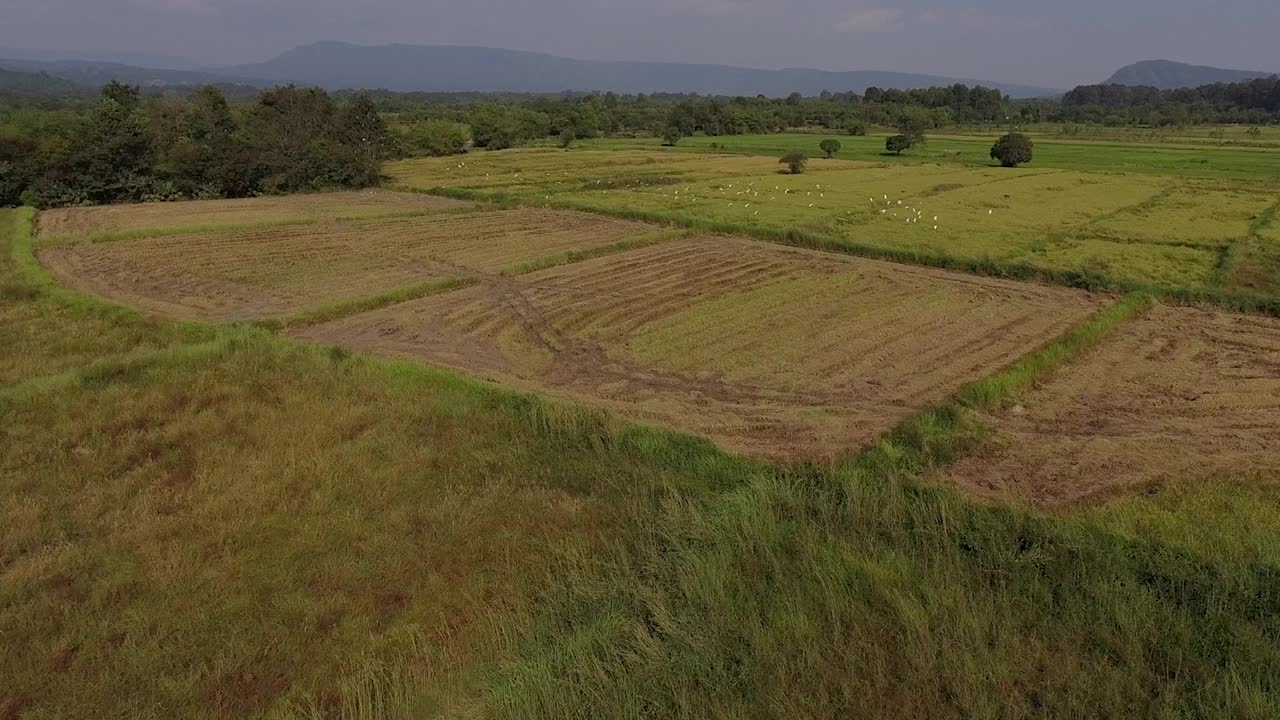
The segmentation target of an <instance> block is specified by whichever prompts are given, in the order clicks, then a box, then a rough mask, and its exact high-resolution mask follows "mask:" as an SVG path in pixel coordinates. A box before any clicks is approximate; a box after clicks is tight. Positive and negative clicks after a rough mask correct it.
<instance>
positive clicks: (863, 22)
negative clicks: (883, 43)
mask: <svg viewBox="0 0 1280 720" xmlns="http://www.w3.org/2000/svg"><path fill="white" fill-rule="evenodd" d="M902 15H903V13H902V11H901V10H898V9H896V8H871V9H867V10H854V11H853V12H851V13H848V14H847V15H845V16H844V18H843V19H841V20H840V21H839V22H837V23H836V25H835V28H836V30H837V31H839V32H845V33H861V32H877V31H880V30H887V29H889V28H891V27H894V26H896V25H898V24H899V23H901V22H902Z"/></svg>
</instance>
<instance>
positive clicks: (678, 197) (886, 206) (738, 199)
mask: <svg viewBox="0 0 1280 720" xmlns="http://www.w3.org/2000/svg"><path fill="white" fill-rule="evenodd" d="M457 167H458V169H465V168H466V163H465V162H460V163H458V166H457ZM561 174H562V175H563V176H568V174H569V172H568V171H567V170H564V171H561ZM520 175H521V174H520V172H519V171H516V172H512V173H511V176H512V177H513V178H514V179H517V180H518V179H520ZM489 176H490V173H488V172H486V173H485V177H489ZM553 177H554V175H553V174H552V173H550V172H548V173H547V179H551V178H553ZM553 182H554V183H555V184H557V185H561V184H563V183H564V181H563V180H559V179H557V180H553ZM595 184H596V185H603V184H604V181H603V180H596V182H595ZM735 185H736V186H737V187H736V189H735ZM658 187H663V188H665V187H666V183H662V184H650V183H646V182H645V181H643V180H635V181H632V182H628V183H626V184H624V185H623V186H622V187H621V188H614V189H620V190H642V189H644V190H648V189H653V188H658ZM762 190H763V192H762ZM829 190H831V185H826V186H823V185H822V184H821V183H814V186H813V189H808V188H807V187H806V188H793V187H783V186H782V185H774V186H773V190H772V191H770V190H768V184H767V183H765V182H763V181H759V180H752V181H747V182H745V183H741V182H740V183H728V184H726V185H720V186H717V187H716V188H715V189H714V191H713V192H714V193H718V194H719V195H720V197H721V199H722V200H724V199H726V198H729V199H728V206H729V207H731V208H732V207H738V206H739V204H741V207H742V209H744V210H751V209H752V207H755V208H756V209H755V210H752V212H751V216H752V217H755V216H758V215H759V214H760V207H763V206H764V205H765V204H766V203H769V202H775V201H777V200H778V197H779V195H781V196H783V197H786V196H790V195H797V196H798V195H799V194H800V193H804V197H805V198H813V196H814V194H815V193H816V194H817V199H818V200H822V199H825V198H826V197H827V192H828V191H829ZM603 192H604V193H605V194H608V193H609V190H608V189H605V190H603ZM729 193H732V196H731V197H730V195H729ZM658 194H659V195H660V196H661V197H664V198H669V199H671V200H673V201H675V202H677V203H690V204H692V203H697V202H700V201H703V200H707V199H712V198H710V197H707V196H702V195H699V194H698V193H696V192H694V189H693V186H692V185H686V186H685V187H684V188H679V187H677V188H675V189H673V190H672V192H670V193H667V192H661V193H658ZM545 199H547V200H550V199H551V195H546V196H545ZM867 203H868V204H869V205H870V206H871V209H872V210H873V211H876V210H878V212H873V215H877V214H878V215H881V216H883V217H884V218H885V219H887V220H894V221H897V220H899V219H900V220H902V221H903V222H904V223H906V224H908V225H919V224H921V223H923V224H924V225H925V226H926V227H929V228H931V229H932V230H933V231H937V229H938V227H939V222H940V221H939V218H938V216H937V215H933V216H928V215H927V213H926V212H925V210H924V209H923V208H919V207H916V206H914V205H911V204H907V203H904V202H903V201H902V200H896V199H893V198H890V197H889V195H888V194H887V193H885V194H881V196H880V199H878V200H877V199H876V198H875V197H874V196H872V197H868V198H867ZM817 205H818V203H817V202H816V201H815V202H810V203H809V204H808V206H807V208H815V207H817ZM807 208H806V209H807ZM820 210H824V211H825V210H827V208H820ZM853 212H854V211H853V210H847V211H846V212H845V214H846V215H852V214H853ZM987 214H988V215H993V214H995V211H994V210H992V209H988V210H987ZM927 217H931V218H932V220H929V219H926V218H927Z"/></svg>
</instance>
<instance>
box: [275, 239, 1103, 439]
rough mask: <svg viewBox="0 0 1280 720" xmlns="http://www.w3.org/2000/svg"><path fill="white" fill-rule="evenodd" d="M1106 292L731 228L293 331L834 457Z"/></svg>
mask: <svg viewBox="0 0 1280 720" xmlns="http://www.w3.org/2000/svg"><path fill="white" fill-rule="evenodd" d="M1099 306H1100V301H1099V300H1098V299H1096V298H1091V297H1090V296H1087V295H1085V294H1083V293H1078V292H1074V291H1070V290H1062V289H1054V288H1046V287H1039V286H1034V285H1021V284H1016V283H1007V282H1001V281H996V280H988V279H979V278H971V277H966V276H960V275H953V274H948V273H944V272H937V271H931V270H923V269H912V268H905V267H901V266H895V265H889V264H884V263H878V262H872V261H866V260H859V259H855V258H848V257H842V256H835V255H829V254H823V253H815V252H809V251H804V250H796V249H790V248H783V247H779V246H775V245H769V244H763V243H755V242H750V241H745V240H737V239H731V238H725V237H703V238H694V239H687V240H681V241H676V242H671V243H666V244H663V245H658V246H653V247H649V248H645V249H642V250H636V251H632V252H627V253H621V254H617V255H612V256H608V257H604V258H599V259H596V260H590V261H586V262H582V263H578V264H575V265H570V266H564V267H560V268H555V269H552V270H547V271H542V272H538V273H534V274H531V275H528V276H524V277H521V278H519V279H501V280H497V281H495V282H491V283H485V284H482V285H480V286H476V287H473V288H468V289H465V290H461V291H457V292H453V293H449V294H446V295H440V296H436V297H431V298H426V299H423V300H418V301H413V302H409V303H404V304H401V305H397V306H393V307H389V308H384V309H382V310H377V311H374V312H371V313H366V314H363V315H359V316H355V317H351V318H347V319H345V320H339V321H336V322H333V323H328V324H325V325H319V326H316V327H312V328H308V329H305V330H302V331H300V333H299V335H300V336H301V337H305V338H308V339H311V340H317V341H322V342H327V343H334V344H340V345H345V346H350V347H353V348H357V349H360V350H367V351H372V352H377V353H383V354H389V355H397V356H407V357H416V358H425V359H427V360H430V361H432V362H436V363H439V364H442V365H446V366H450V367H454V368H458V369H461V370H464V371H467V372H470V373H473V374H478V375H480V376H483V377H486V378H489V379H492V380H495V381H499V382H504V383H508V384H514V385H517V386H519V387H524V388H528V389H539V390H543V391H548V392H550V393H552V394H555V395H559V396H561V397H566V398H571V399H575V400H579V401H583V402H586V403H588V404H593V405H596V406H603V407H606V408H610V409H612V410H615V411H618V412H620V413H621V414H623V415H624V416H627V417H631V418H634V419H638V420H642V421H646V422H650V423H654V424H658V425H662V426H666V427H670V428H675V429H679V430H683V431H687V432H692V433H697V434H703V435H706V436H709V437H711V438H713V439H714V440H716V441H717V442H719V443H720V444H722V445H723V446H725V447H727V448H730V449H733V450H736V451H740V452H744V453H748V454H751V455H754V456H758V457H764V458H768V459H799V458H818V459H821V458H829V457H834V456H838V455H841V454H843V453H845V452H848V451H850V450H852V449H855V448H857V447H859V446H861V445H863V444H865V443H867V442H870V441H871V440H873V439H874V438H875V437H876V436H878V435H879V434H880V433H882V432H884V431H885V430H888V429H889V428H891V427H892V426H893V425H895V424H896V423H898V422H900V421H902V420H904V419H906V418H907V417H909V416H911V415H912V414H914V413H916V412H918V411H920V410H921V409H922V408H924V407H926V406H928V405H929V404H930V403H933V402H936V401H940V400H942V399H943V398H944V397H945V396H946V395H947V394H948V393H950V392H952V391H954V390H956V389H958V388H959V387H961V386H962V385H964V384H965V383H967V382H969V381H972V380H976V379H978V378H979V377H981V376H983V375H986V374H988V373H990V372H992V371H994V370H996V369H998V368H1000V367H1001V366H1004V365H1006V364H1008V363H1010V362H1012V361H1014V360H1015V359H1017V358H1018V357H1020V356H1022V355H1023V354H1025V353H1027V352H1029V351H1030V350H1032V349H1034V348H1035V347H1037V346H1038V345H1041V344H1043V343H1044V342H1046V341H1048V340H1049V339H1050V338H1051V337H1053V336H1054V335H1056V334H1058V333H1061V332H1063V331H1064V330H1066V329H1067V328H1068V327H1069V326H1071V325H1072V324H1074V323H1076V322H1078V321H1081V320H1083V319H1084V318H1085V317H1086V316H1087V315H1088V314H1089V313H1090V312H1092V311H1093V310H1095V309H1096V308H1098V307H1099Z"/></svg>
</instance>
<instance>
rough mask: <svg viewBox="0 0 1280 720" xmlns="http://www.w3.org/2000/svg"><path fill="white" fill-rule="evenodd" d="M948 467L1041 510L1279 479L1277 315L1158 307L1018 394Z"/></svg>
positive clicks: (963, 481) (977, 485)
mask: <svg viewBox="0 0 1280 720" xmlns="http://www.w3.org/2000/svg"><path fill="white" fill-rule="evenodd" d="M991 424H992V426H993V427H994V428H995V429H996V433H995V438H994V439H993V441H992V442H991V443H989V444H988V446H987V447H986V448H985V449H984V450H983V451H982V452H980V453H978V454H975V455H973V456H971V457H968V458H965V459H963V460H961V461H960V462H959V463H957V464H956V465H954V466H952V467H950V468H948V469H947V470H946V471H945V473H944V474H945V475H946V477H948V478H949V479H950V480H952V481H954V482H957V483H959V484H960V485H961V486H962V487H964V488H966V489H967V490H969V491H970V492H973V493H976V494H978V495H982V496H985V497H988V498H991V499H995V500H1001V501H1008V500H1011V499H1012V500H1015V501H1020V502H1025V503H1029V504H1034V505H1039V506H1057V505H1063V504H1072V503H1081V502H1086V501H1087V502H1094V503H1096V502H1099V501H1102V500H1105V499H1108V498H1110V497H1114V496H1117V495H1122V494H1132V493H1135V492H1147V493H1152V492H1156V491H1158V490H1160V489H1161V488H1162V487H1163V486H1165V485H1168V484H1171V483H1175V482H1179V481H1195V482H1207V481H1211V480H1215V479H1221V478H1226V477H1233V476H1234V477H1242V476H1246V477H1248V476H1257V477H1258V478H1259V479H1261V478H1263V477H1276V476H1277V475H1280V320H1275V319H1272V318H1263V317H1251V316H1247V315H1236V314H1232V313H1225V312H1220V311H1215V310H1198V309H1190V308H1171V307H1164V306H1157V307H1155V308H1153V309H1152V310H1150V311H1149V312H1147V313H1146V314H1145V315H1144V316H1142V317H1140V318H1138V319H1136V320H1133V321H1131V322H1130V323H1128V324H1127V325H1125V326H1124V327H1122V328H1120V329H1119V330H1117V331H1116V334H1115V336H1113V337H1112V338H1110V339H1108V340H1105V341H1104V342H1103V343H1102V344H1101V345H1100V346H1099V347H1097V348H1095V349H1094V350H1093V351H1091V352H1090V353H1088V354H1087V355H1086V356H1085V357H1082V358H1080V359H1079V360H1078V361H1077V362H1075V363H1073V364H1072V365H1071V366H1069V367H1067V368H1064V369H1063V370H1061V371H1060V372H1059V373H1058V374H1057V375H1056V376H1055V377H1053V378H1052V379H1051V380H1050V381H1048V382H1046V383H1044V384H1043V385H1042V386H1041V387H1039V388H1037V389H1036V390H1035V391H1034V392H1031V393H1029V394H1028V395H1027V396H1026V397H1025V398H1023V399H1022V400H1021V402H1020V403H1019V404H1018V405H1016V406H1014V407H1012V408H1010V409H1009V410H1008V411H1007V412H1004V413H1001V414H1000V415H999V416H998V417H993V418H991Z"/></svg>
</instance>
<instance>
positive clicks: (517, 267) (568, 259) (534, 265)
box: [498, 229, 692, 277]
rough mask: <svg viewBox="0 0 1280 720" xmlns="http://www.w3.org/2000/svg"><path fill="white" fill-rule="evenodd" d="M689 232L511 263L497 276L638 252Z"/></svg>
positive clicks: (659, 232) (657, 234)
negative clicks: (631, 251)
mask: <svg viewBox="0 0 1280 720" xmlns="http://www.w3.org/2000/svg"><path fill="white" fill-rule="evenodd" d="M691 232H692V231H690V230H687V229H664V230H655V231H653V232H649V233H644V234H642V235H637V236H635V237H631V238H627V239H626V240H620V241H618V242H616V243H610V244H608V245H601V246H599V247H593V248H588V249H586V250H567V251H565V252H562V253H557V254H555V255H548V256H547V257H542V258H536V259H534V260H526V261H524V262H518V263H513V264H511V265H508V266H507V267H505V268H503V269H501V270H499V271H498V274H499V275H504V276H507V277H515V276H519V275H528V274H529V273H533V272H537V271H539V270H547V269H550V268H553V267H560V266H561V265H572V264H574V263H579V262H582V261H584V260H592V259H594V258H599V257H604V256H606V255H614V254H616V253H622V252H628V251H630V250H639V249H640V248H645V247H649V246H651V245H658V244H661V243H664V242H671V241H673V240H679V239H681V238H685V237H689V235H690V234H691Z"/></svg>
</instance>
